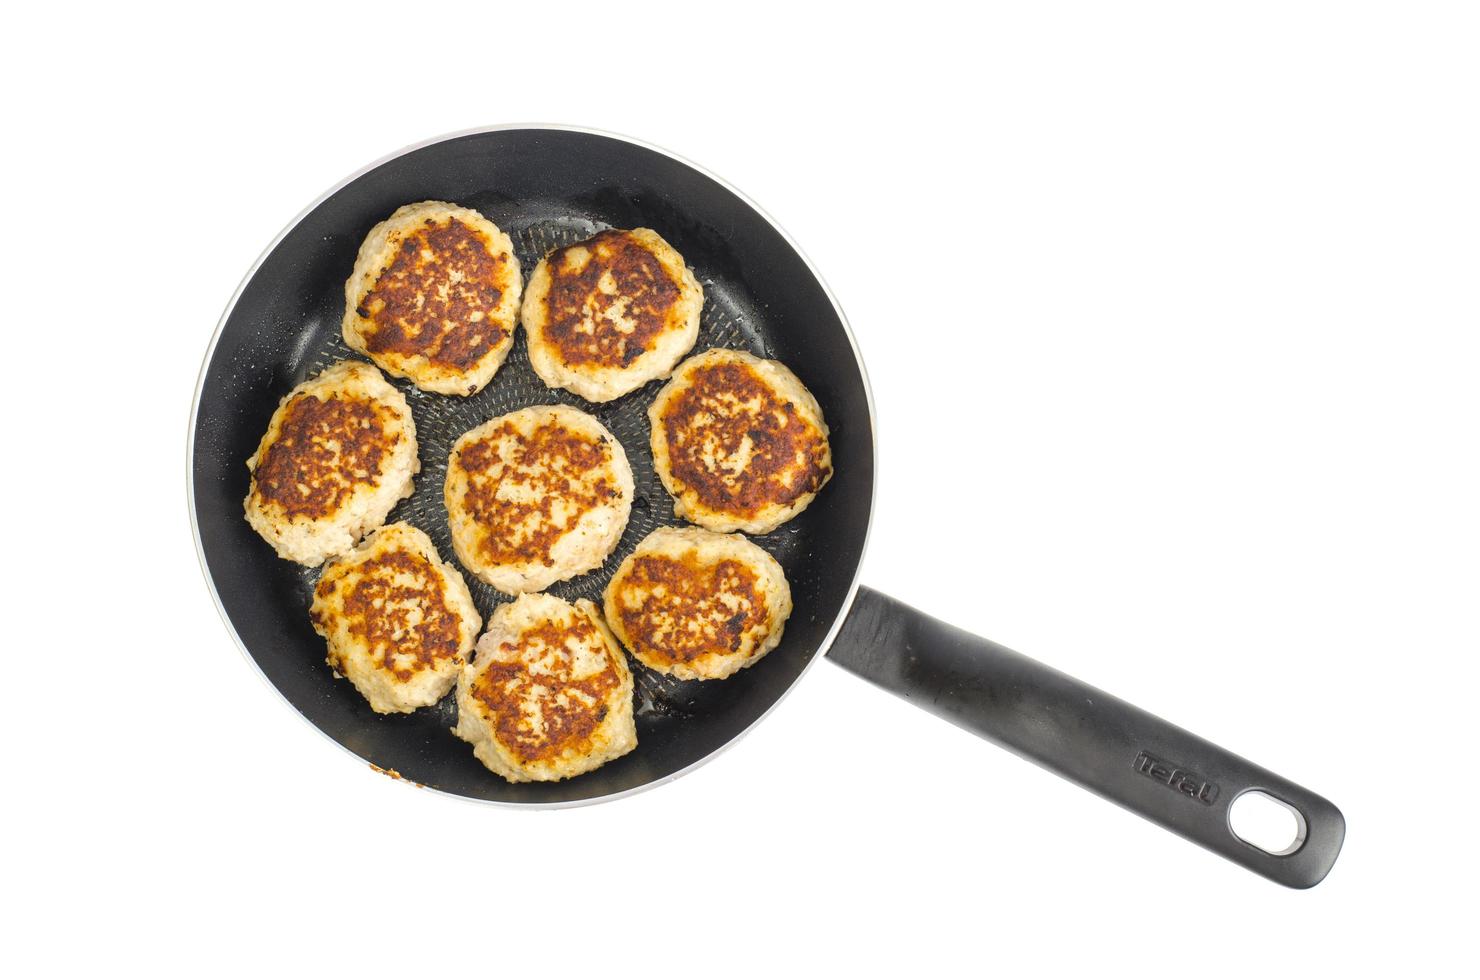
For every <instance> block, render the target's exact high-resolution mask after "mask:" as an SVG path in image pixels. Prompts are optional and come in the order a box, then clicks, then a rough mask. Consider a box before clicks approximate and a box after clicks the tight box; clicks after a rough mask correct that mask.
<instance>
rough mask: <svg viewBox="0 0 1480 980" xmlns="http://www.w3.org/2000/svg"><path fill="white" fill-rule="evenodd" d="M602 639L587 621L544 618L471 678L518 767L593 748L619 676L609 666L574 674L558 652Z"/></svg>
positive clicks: (497, 734) (476, 694) (503, 646)
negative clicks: (536, 719)
mask: <svg viewBox="0 0 1480 980" xmlns="http://www.w3.org/2000/svg"><path fill="white" fill-rule="evenodd" d="M600 642H601V637H600V635H599V634H598V632H597V629H596V626H595V625H594V624H592V622H591V621H590V620H589V619H585V618H582V617H577V618H575V619H574V620H573V621H572V622H570V623H556V622H549V621H547V622H542V623H539V624H538V625H536V626H533V627H531V628H530V629H526V630H524V631H523V632H521V633H520V634H519V637H518V639H517V640H515V641H514V642H506V643H502V644H500V645H499V648H498V659H497V660H495V661H493V662H491V663H489V664H488V665H487V666H486V667H484V668H483V669H482V672H481V673H480V674H479V675H478V678H477V680H475V681H474V682H473V688H472V694H473V697H475V698H477V699H478V700H479V701H480V702H482V703H483V705H484V706H485V707H486V708H487V709H488V712H489V715H490V716H491V719H492V727H493V732H494V734H495V737H496V738H497V739H498V741H499V743H500V744H501V745H503V747H504V748H505V749H506V750H508V751H509V752H510V754H512V755H513V756H514V758H515V760H516V761H517V762H518V763H519V764H520V765H528V764H529V763H531V762H548V761H550V760H553V759H557V758H560V757H561V756H563V755H565V754H566V753H575V754H580V755H586V754H587V753H589V752H590V751H591V748H592V744H591V736H592V735H593V734H594V733H595V732H596V730H597V729H598V728H599V727H600V725H601V723H602V722H603V721H605V720H606V715H607V711H608V708H607V698H608V696H609V695H610V694H611V693H612V692H613V691H615V690H617V688H619V687H621V684H622V678H621V677H620V676H619V675H618V673H617V671H616V669H615V668H614V667H613V666H611V665H610V664H609V665H608V666H607V667H606V668H605V669H603V670H601V671H598V672H596V673H593V674H590V675H589V676H585V677H577V676H575V674H574V673H573V671H572V670H571V664H570V660H569V658H568V657H565V656H562V654H561V652H560V651H561V650H562V649H563V648H564V647H565V646H566V645H567V644H568V643H581V644H592V643H600ZM535 665H537V666H535ZM531 700H537V701H538V702H539V705H540V725H539V727H538V729H536V726H535V725H533V724H532V723H531V720H530V718H529V716H528V714H527V712H526V710H525V708H524V706H525V705H526V704H528V703H529V702H530V701H531Z"/></svg>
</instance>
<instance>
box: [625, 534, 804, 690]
mask: <svg viewBox="0 0 1480 980" xmlns="http://www.w3.org/2000/svg"><path fill="white" fill-rule="evenodd" d="M605 598H606V621H607V623H608V624H609V625H610V627H611V631H612V632H613V633H614V634H616V637H617V639H619V640H621V641H622V645H623V646H625V647H626V648H627V649H628V650H630V651H631V652H632V655H633V656H634V657H636V658H637V659H638V660H640V661H642V662H643V663H644V664H646V665H647V666H649V667H651V668H652V669H653V670H656V671H658V672H660V673H663V674H669V675H671V676H673V677H677V678H679V679H681V680H690V681H692V680H701V681H703V680H719V679H721V678H725V677H729V676H730V675H731V674H733V673H735V672H736V671H737V670H740V669H742V668H744V667H749V666H750V665H751V664H754V663H755V662H756V661H758V660H760V659H761V658H762V657H764V656H765V655H766V654H768V653H770V652H771V651H772V650H774V649H775V648H776V645H777V644H778V643H780V642H781V632H782V630H783V628H784V627H785V625H786V619H787V617H788V616H790V615H791V587H790V586H789V585H788V584H787V582H786V574H785V573H784V572H783V571H782V570H781V565H780V564H778V563H777V561H776V559H775V558H772V557H771V556H770V555H769V554H767V553H766V552H765V551H764V550H763V549H761V548H760V547H758V546H757V545H755V544H753V543H751V542H750V541H747V540H746V539H745V538H744V537H742V536H741V535H739V534H717V533H715V532H714V531H705V530H703V529H701V528H697V527H685V528H676V527H660V528H658V529H657V530H655V531H653V533H651V534H649V535H648V536H647V537H646V538H644V539H643V540H642V543H641V544H639V545H638V546H637V550H636V551H634V552H633V553H632V554H631V555H628V556H627V559H626V560H625V561H624V562H622V564H621V567H619V568H618V569H617V572H616V574H615V575H613V576H612V578H611V581H610V582H609V583H607V587H606V597H605Z"/></svg>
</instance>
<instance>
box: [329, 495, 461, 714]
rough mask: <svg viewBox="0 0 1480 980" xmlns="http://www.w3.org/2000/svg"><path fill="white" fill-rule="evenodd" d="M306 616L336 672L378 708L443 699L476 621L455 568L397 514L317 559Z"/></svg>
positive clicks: (414, 705) (386, 709) (419, 705)
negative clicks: (325, 560) (342, 550)
mask: <svg viewBox="0 0 1480 980" xmlns="http://www.w3.org/2000/svg"><path fill="white" fill-rule="evenodd" d="M309 620H310V621H311V622H312V623H313V628H314V631H315V632H317V633H318V634H319V635H320V636H322V637H324V639H325V640H327V641H328V645H329V653H328V658H327V659H328V663H329V666H330V667H332V668H333V669H334V673H335V674H336V675H337V676H340V677H347V678H349V681H350V683H352V684H353V685H354V686H355V688H356V689H357V690H358V691H359V692H360V693H361V694H363V695H364V696H365V700H367V701H369V702H370V707H371V708H373V709H374V710H376V711H378V712H381V713H384V714H389V713H392V712H406V711H415V710H416V709H417V708H423V707H426V706H427V705H429V704H436V703H437V702H438V701H440V700H442V697H443V696H444V695H446V693H447V692H448V691H450V690H452V685H453V684H455V683H457V678H458V675H459V674H460V673H461V672H462V668H463V666H464V665H465V664H466V663H467V656H468V653H469V652H470V651H471V650H472V649H473V643H474V641H476V640H477V638H478V628H479V627H480V626H481V625H482V623H483V621H482V619H481V618H479V616H478V609H477V607H476V606H474V605H473V597H472V596H471V595H470V594H469V593H468V586H467V583H465V582H464V581H463V577H462V573H460V572H459V571H458V570H457V569H456V568H455V567H453V566H452V565H451V564H449V563H447V562H444V561H442V559H441V556H440V555H438V554H437V548H436V546H435V545H434V544H432V539H431V538H429V537H427V536H426V534H425V533H424V532H423V531H421V530H420V529H418V528H415V527H412V526H411V525H410V524H407V523H405V522H403V521H402V522H397V523H395V524H388V525H386V526H385V527H383V528H381V529H380V530H379V531H376V532H375V533H374V534H372V535H370V537H368V538H367V539H365V543H364V544H362V545H361V546H360V547H359V548H357V549H355V550H354V551H352V552H350V553H349V554H347V555H343V556H341V557H339V558H336V559H335V560H333V561H331V562H330V563H329V564H328V565H326V566H325V567H324V574H323V575H322V576H320V577H319V582H318V585H317V586H315V588H314V593H313V605H312V606H311V607H310V610H309Z"/></svg>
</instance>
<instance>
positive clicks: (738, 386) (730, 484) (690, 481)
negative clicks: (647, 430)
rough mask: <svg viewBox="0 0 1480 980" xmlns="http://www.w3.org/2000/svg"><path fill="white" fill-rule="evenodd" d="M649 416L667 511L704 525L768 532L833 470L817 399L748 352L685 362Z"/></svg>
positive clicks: (714, 353) (778, 367) (708, 354)
mask: <svg viewBox="0 0 1480 980" xmlns="http://www.w3.org/2000/svg"><path fill="white" fill-rule="evenodd" d="M648 420H649V421H650V422H651V423H652V448H653V467H654V469H656V470H657V472H658V477H659V479H661V480H662V481H663V486H664V487H666V488H667V489H668V492H669V493H670V494H672V495H673V512H674V513H675V514H677V515H678V516H679V517H682V518H684V519H686V520H689V521H692V522H693V523H695V524H698V525H700V526H701V527H706V528H708V529H709V530H711V531H745V532H747V533H749V534H766V533H767V532H770V531H774V530H775V529H776V528H777V527H779V526H780V525H782V524H784V523H785V522H787V521H789V520H791V519H792V518H793V517H795V516H797V515H798V514H800V513H801V512H802V511H803V510H805V509H806V507H807V505H808V504H810V503H811V502H812V498H813V497H815V496H817V491H819V490H821V489H822V486H823V484H825V483H827V481H828V479H829V478H830V477H831V476H832V452H831V450H830V449H829V448H828V443H827V423H826V422H824V421H823V420H822V409H821V408H820V407H819V406H818V404H817V399H815V398H813V397H812V393H811V392H810V391H808V390H807V389H806V387H805V386H804V385H803V384H802V383H801V381H799V380H798V379H797V376H796V375H794V374H792V373H791V371H789V370H787V368H786V366H785V365H783V364H781V363H779V362H777V361H765V360H762V359H761V358H759V357H755V356H754V355H752V354H748V353H746V352H745V351H738V350H725V349H723V348H715V349H714V350H708V351H705V352H704V353H702V354H697V355H695V356H694V357H691V358H689V359H688V360H687V361H684V362H683V363H682V364H680V365H679V367H678V370H676V371H674V372H673V378H672V379H671V380H670V381H669V382H668V383H667V384H666V385H664V386H663V390H662V391H660V392H658V397H657V398H656V399H655V400H654V401H653V404H652V405H651V406H650V407H649V408H648Z"/></svg>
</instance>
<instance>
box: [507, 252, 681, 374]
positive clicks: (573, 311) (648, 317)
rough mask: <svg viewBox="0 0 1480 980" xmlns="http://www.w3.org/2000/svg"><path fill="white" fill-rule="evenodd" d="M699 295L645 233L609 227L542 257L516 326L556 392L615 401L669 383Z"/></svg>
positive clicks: (673, 258)
mask: <svg viewBox="0 0 1480 980" xmlns="http://www.w3.org/2000/svg"><path fill="white" fill-rule="evenodd" d="M703 306H704V290H703V289H702V288H701V287H700V285H699V282H698V280H697V279H695V278H694V274H693V273H692V272H690V271H689V268H688V266H686V265H685V264H684V261H683V257H682V256H680V255H679V254H678V253H677V252H675V251H674V250H673V248H672V246H670V245H669V244H668V243H667V242H665V241H664V240H663V238H662V237H661V236H660V235H659V234H658V233H657V232H655V231H653V230H651V229H649V228H635V229H633V230H631V231H623V230H620V229H610V230H608V231H603V232H598V233H597V234H596V235H594V236H592V237H591V238H588V239H586V240H585V241H582V242H577V243H576V244H574V245H567V246H565V247H564V248H558V249H556V250H555V251H553V252H551V253H550V254H549V255H547V256H545V257H544V258H543V259H541V260H540V263H539V264H538V265H537V266H535V270H534V274H533V275H531V276H530V278H529V287H528V288H527V289H526V290H525V292H524V304H523V307H522V309H521V311H520V314H519V320H520V322H521V323H522V324H523V325H524V329H525V331H526V332H527V333H528V335H529V362H530V364H531V365H532V366H533V367H534V370H535V373H536V374H538V375H539V376H540V378H541V379H543V380H544V382H545V384H547V385H549V386H550V387H552V388H565V389H567V390H569V391H573V392H575V393H576V394H577V395H580V396H581V397H582V398H584V399H586V400H587V401H592V402H605V401H611V400H612V399H613V398H618V397H620V396H622V395H625V394H627V393H628V392H629V391H633V390H635V389H637V388H640V387H642V386H643V385H645V384H647V383H648V382H649V381H652V380H653V379H654V378H665V377H667V376H668V372H670V371H672V370H673V365H675V364H677V363H678V361H679V359H680V358H681V357H683V356H684V355H685V354H687V353H688V352H689V350H690V348H692V347H693V346H694V341H695V340H696V339H697V338H698V336H699V311H700V310H701V309H702V308H703Z"/></svg>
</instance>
